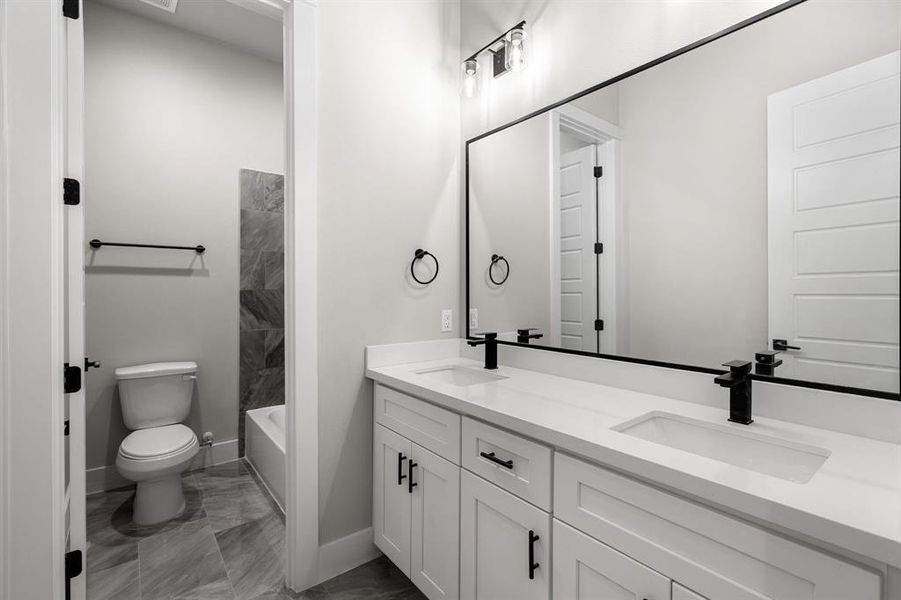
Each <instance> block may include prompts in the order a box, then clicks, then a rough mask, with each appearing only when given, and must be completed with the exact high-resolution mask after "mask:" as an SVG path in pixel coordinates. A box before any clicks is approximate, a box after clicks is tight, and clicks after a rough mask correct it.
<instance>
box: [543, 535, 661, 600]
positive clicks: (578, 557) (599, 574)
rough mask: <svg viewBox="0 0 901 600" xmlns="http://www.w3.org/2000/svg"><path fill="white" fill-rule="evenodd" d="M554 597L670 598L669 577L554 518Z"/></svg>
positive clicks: (607, 599) (576, 599) (609, 599)
mask: <svg viewBox="0 0 901 600" xmlns="http://www.w3.org/2000/svg"><path fill="white" fill-rule="evenodd" d="M553 561H554V598H565V599H566V600H597V599H598V598H603V599H604V600H633V599H634V600H669V598H670V585H671V582H670V580H669V578H668V577H664V576H663V575H661V574H660V573H657V572H656V571H654V570H652V569H649V568H648V567H646V566H644V565H643V564H641V563H638V562H635V561H634V560H632V559H631V558H629V557H628V556H626V555H625V554H622V553H621V552H617V551H616V550H614V549H613V548H611V547H610V546H607V545H606V544H602V543H601V542H599V541H597V540H593V539H591V538H590V537H588V536H587V535H585V534H584V533H582V532H580V531H576V530H575V529H573V528H572V527H570V526H569V525H567V524H565V523H562V522H560V521H558V520H557V519H554V556H553Z"/></svg>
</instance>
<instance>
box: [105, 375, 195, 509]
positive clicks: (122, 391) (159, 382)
mask: <svg viewBox="0 0 901 600" xmlns="http://www.w3.org/2000/svg"><path fill="white" fill-rule="evenodd" d="M196 379H197V363H195V362H190V361H189V362H166V363H152V364H146V365H136V366H133V367H121V368H118V369H116V381H117V383H118V386H119V401H120V403H121V405H122V417H123V420H124V421H125V426H126V427H128V428H129V429H130V430H132V431H131V433H130V434H128V436H127V437H126V438H125V439H124V440H122V443H121V444H120V445H119V454H118V456H117V457H116V467H117V468H118V469H119V473H121V474H122V476H123V477H125V478H126V479H128V480H130V481H134V482H135V483H137V487H138V489H137V492H136V493H135V500H134V521H135V523H137V524H138V525H155V524H157V523H162V522H164V521H168V520H169V519H172V518H173V517H177V516H178V515H180V514H181V513H182V511H184V508H185V496H184V492H183V491H182V484H181V474H182V473H183V472H184V471H185V470H186V469H187V468H188V466H189V465H190V464H191V461H192V460H193V458H194V456H195V455H196V454H197V450H198V448H199V445H198V443H197V436H196V435H195V434H194V432H193V431H192V430H191V429H190V428H189V427H186V426H185V425H182V421H184V420H185V419H186V418H187V417H188V413H189V412H190V410H191V399H192V396H193V393H194V381H195V380H196Z"/></svg>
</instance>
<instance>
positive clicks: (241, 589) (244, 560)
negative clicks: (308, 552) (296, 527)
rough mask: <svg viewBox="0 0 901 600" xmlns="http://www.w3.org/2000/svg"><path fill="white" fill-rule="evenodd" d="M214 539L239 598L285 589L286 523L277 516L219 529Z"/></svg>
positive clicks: (256, 596)
mask: <svg viewBox="0 0 901 600" xmlns="http://www.w3.org/2000/svg"><path fill="white" fill-rule="evenodd" d="M216 541H217V543H218V544H219V550H220V552H221V553H222V559H223V560H224V561H225V570H226V572H227V573H228V578H229V579H230V580H231V582H232V586H233V587H234V589H235V594H236V595H237V597H238V598H239V600H250V599H252V598H258V597H259V596H260V595H261V594H264V593H266V592H275V591H279V590H282V589H283V588H284V582H285V558H284V557H285V526H284V524H283V523H282V521H281V519H280V518H279V517H278V516H276V515H274V514H270V515H269V516H267V517H263V518H262V519H257V520H256V521H250V522H249V523H244V524H243V525H238V526H236V527H232V528H230V529H226V530H225V531H221V532H219V533H217V534H216Z"/></svg>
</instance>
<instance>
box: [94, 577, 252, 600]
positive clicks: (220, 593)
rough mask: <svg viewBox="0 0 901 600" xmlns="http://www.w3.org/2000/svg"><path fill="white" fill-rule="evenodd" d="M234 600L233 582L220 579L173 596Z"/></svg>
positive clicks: (177, 599)
mask: <svg viewBox="0 0 901 600" xmlns="http://www.w3.org/2000/svg"><path fill="white" fill-rule="evenodd" d="M234 598H235V591H234V589H233V588H232V584H231V581H229V580H228V579H219V580H217V581H214V582H212V583H208V584H206V585H202V586H200V587H197V588H194V589H193V590H191V591H189V592H185V593H184V594H178V595H177V596H173V597H172V600H233V599H234ZM88 600H91V599H88Z"/></svg>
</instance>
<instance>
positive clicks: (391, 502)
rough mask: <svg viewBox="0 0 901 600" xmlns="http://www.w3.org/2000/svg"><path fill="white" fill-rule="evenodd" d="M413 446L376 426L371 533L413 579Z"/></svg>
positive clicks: (377, 543) (389, 431)
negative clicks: (411, 537)
mask: <svg viewBox="0 0 901 600" xmlns="http://www.w3.org/2000/svg"><path fill="white" fill-rule="evenodd" d="M412 453H413V443H412V442H411V441H410V440H408V439H407V438H405V437H403V436H400V435H398V434H396V433H394V432H393V431H391V430H390V429H386V428H385V427H382V426H381V425H379V424H378V423H376V425H375V431H374V435H373V453H372V456H373V473H372V530H373V536H374V537H375V545H376V546H378V547H379V550H381V551H382V552H384V553H385V556H387V557H388V558H389V559H391V562H393V563H394V564H395V565H397V568H399V569H400V570H401V571H403V573H404V575H406V576H407V577H409V576H410V523H411V507H412V502H411V499H412V497H413V494H412V493H411V492H410V486H409V483H408V482H409V477H410V466H409V461H410V456H411V454H412Z"/></svg>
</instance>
